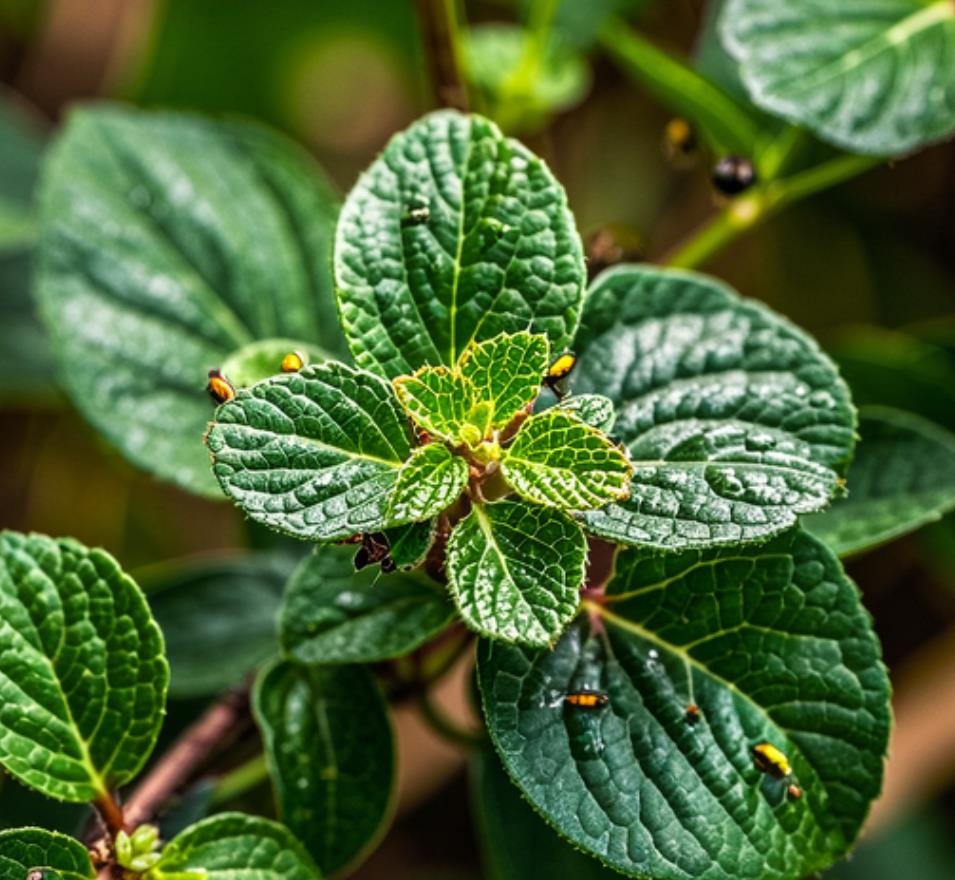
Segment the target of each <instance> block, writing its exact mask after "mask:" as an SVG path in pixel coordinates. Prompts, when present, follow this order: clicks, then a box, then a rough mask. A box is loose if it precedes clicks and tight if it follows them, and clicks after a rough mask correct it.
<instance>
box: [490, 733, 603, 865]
mask: <svg viewBox="0 0 955 880" xmlns="http://www.w3.org/2000/svg"><path fill="white" fill-rule="evenodd" d="M471 786H472V793H473V801H474V812H475V814H476V820H477V826H478V831H479V834H480V843H481V854H482V856H483V857H484V858H483V861H484V866H485V870H486V872H487V874H486V876H487V877H488V878H489V880H522V878H531V877H554V878H558V877H560V878H564V877H566V878H569V880H614V878H619V877H620V874H618V873H617V872H616V871H611V870H610V869H609V868H605V867H603V865H601V864H600V863H599V862H598V861H597V860H596V859H594V858H591V857H590V856H586V855H584V854H583V853H582V852H580V850H578V849H576V848H575V847H573V846H571V845H570V844H569V843H567V842H566V841H565V840H562V839H561V838H560V837H558V836H557V834H556V833H555V832H554V830H553V829H552V828H548V826H547V824H546V823H545V822H544V821H543V820H542V819H541V818H540V817H539V816H537V815H535V814H534V811H533V810H532V809H531V808H530V806H529V805H528V804H527V802H526V801H525V800H524V798H523V797H522V795H521V793H520V791H519V790H518V789H517V787H516V786H515V785H514V783H513V782H511V780H510V779H508V778H507V774H506V773H505V772H504V768H503V767H501V762H500V759H499V758H498V757H497V755H496V754H495V753H494V752H493V751H492V750H491V748H490V747H489V746H488V747H485V748H483V749H481V750H480V751H479V752H478V753H477V755H476V756H475V758H474V759H473V761H472V764H471Z"/></svg>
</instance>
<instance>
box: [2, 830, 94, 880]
mask: <svg viewBox="0 0 955 880" xmlns="http://www.w3.org/2000/svg"><path fill="white" fill-rule="evenodd" d="M37 869H39V870H41V871H42V872H43V878H44V880H57V878H63V880H93V878H94V877H95V876H96V872H95V871H94V870H93V863H92V862H91V861H90V854H89V852H88V851H87V849H86V847H85V846H83V844H82V843H80V842H79V841H78V840H74V839H73V838H72V837H67V836H66V835H65V834H58V833H57V832H55V831H46V830H45V829H42V828H15V829H13V830H11V831H2V832H0V880H26V878H27V875H28V874H29V873H30V872H31V871H34V870H37Z"/></svg>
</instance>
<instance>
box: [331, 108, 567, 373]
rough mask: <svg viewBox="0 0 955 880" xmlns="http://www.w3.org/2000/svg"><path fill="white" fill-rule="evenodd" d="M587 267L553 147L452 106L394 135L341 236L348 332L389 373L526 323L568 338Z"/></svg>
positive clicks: (355, 347)
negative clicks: (540, 148) (522, 139)
mask: <svg viewBox="0 0 955 880" xmlns="http://www.w3.org/2000/svg"><path fill="white" fill-rule="evenodd" d="M584 274H585V273H584V263H583V249H582V246H581V243H580V237H579V236H578V234H577V230H576V227H575V224H574V219H573V217H572V215H571V214H570V211H569V210H568V208H567V199H566V195H565V194H564V190H563V188H562V187H561V186H560V184H559V183H558V182H557V181H556V180H555V179H554V177H553V176H552V175H551V173H550V171H549V170H548V169H547V167H546V166H545V165H544V163H543V162H542V161H541V159H539V158H538V157H537V156H535V155H534V154H533V153H531V152H530V151H529V150H527V149H526V148H525V147H523V146H522V145H521V144H519V143H517V142H516V141H513V140H508V139H507V138H505V137H504V136H503V135H502V134H501V133H500V131H499V130H498V129H497V127H496V126H495V125H494V124H493V123H492V122H489V121H488V120H486V119H483V118H481V117H480V116H464V115H462V114H460V113H455V112H453V111H441V112H438V113H432V114H430V115H428V116H426V117H425V118H424V119H421V120H419V121H418V122H416V123H415V124H414V125H413V126H411V128H409V129H407V130H406V131H404V132H402V133H400V134H398V135H395V137H393V138H392V139H391V141H390V143H389V144H388V146H387V147H386V148H385V151H384V153H383V154H382V156H381V157H379V159H378V160H377V161H376V162H375V163H374V164H373V165H372V166H371V168H369V169H368V171H366V172H365V174H364V175H363V176H362V177H361V179H360V180H359V181H358V183H357V185H356V186H355V188H354V189H353V190H352V191H351V193H350V194H349V196H348V198H347V199H346V200H345V205H344V207H343V208H342V215H341V222H340V223H339V224H338V229H337V233H336V239H335V278H336V282H337V288H338V301H339V311H340V315H341V322H342V328H343V330H344V331H345V336H346V337H347V339H348V342H349V345H350V346H351V350H352V353H353V354H354V356H355V360H356V361H357V363H358V365H359V366H362V367H365V368H366V369H370V370H375V371H376V372H378V373H381V374H382V375H384V376H388V377H390V378H394V377H396V376H400V375H402V374H409V373H411V372H413V371H414V370H415V369H416V368H418V367H420V366H423V365H425V364H442V363H443V364H446V365H447V366H453V365H454V364H456V363H457V361H458V358H459V357H460V355H461V353H462V352H463V351H464V349H465V348H467V346H468V344H469V343H470V342H471V340H474V339H476V340H478V341H481V340H484V339H490V338H491V337H493V336H496V335H497V334H498V333H502V332H516V331H519V330H526V329H528V327H530V328H531V329H532V330H534V331H535V332H538V333H546V334H547V336H548V337H549V339H550V342H551V345H552V346H553V347H554V348H557V349H559V348H562V347H564V346H565V345H567V344H568V343H569V342H570V340H571V338H572V337H573V334H574V330H575V329H576V326H577V320H578V317H579V314H580V306H581V301H582V298H583V284H584Z"/></svg>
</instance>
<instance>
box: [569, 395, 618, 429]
mask: <svg viewBox="0 0 955 880" xmlns="http://www.w3.org/2000/svg"><path fill="white" fill-rule="evenodd" d="M559 406H560V409H562V410H563V411H564V412H569V413H573V414H574V415H575V416H577V418H578V419H580V420H581V421H582V422H586V423H587V424H588V425H590V426H591V427H593V428H596V429H597V430H598V431H602V432H603V433H604V434H608V433H610V431H612V430H613V423H614V421H615V420H616V418H617V414H616V412H615V411H614V406H613V401H612V400H611V399H610V398H609V397H604V396H603V395H602V394H574V395H573V396H571V397H567V398H564V400H562V401H561V402H560V405H559Z"/></svg>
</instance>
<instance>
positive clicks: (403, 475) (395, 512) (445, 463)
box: [388, 443, 469, 523]
mask: <svg viewBox="0 0 955 880" xmlns="http://www.w3.org/2000/svg"><path fill="white" fill-rule="evenodd" d="M468 473H469V472H468V463H467V461H465V460H464V459H463V458H462V457H461V456H460V455H454V454H453V453H452V452H451V450H450V449H448V447H447V446H445V445H444V444H443V443H429V444H428V445H427V446H419V447H418V448H417V449H415V450H414V451H413V452H412V453H411V458H409V459H408V460H407V461H406V462H405V463H404V464H403V465H402V466H401V470H400V471H399V472H398V481H397V482H396V483H395V488H394V490H393V492H392V496H391V501H390V502H389V505H388V521H389V522H393V523H408V522H420V521H423V520H429V519H431V517H433V516H436V515H437V514H439V513H441V512H442V511H443V510H446V509H447V508H448V507H450V506H451V505H452V504H453V503H454V502H455V501H456V500H457V499H458V498H459V497H460V495H461V492H463V491H464V487H465V486H466V485H467V484H468Z"/></svg>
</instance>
